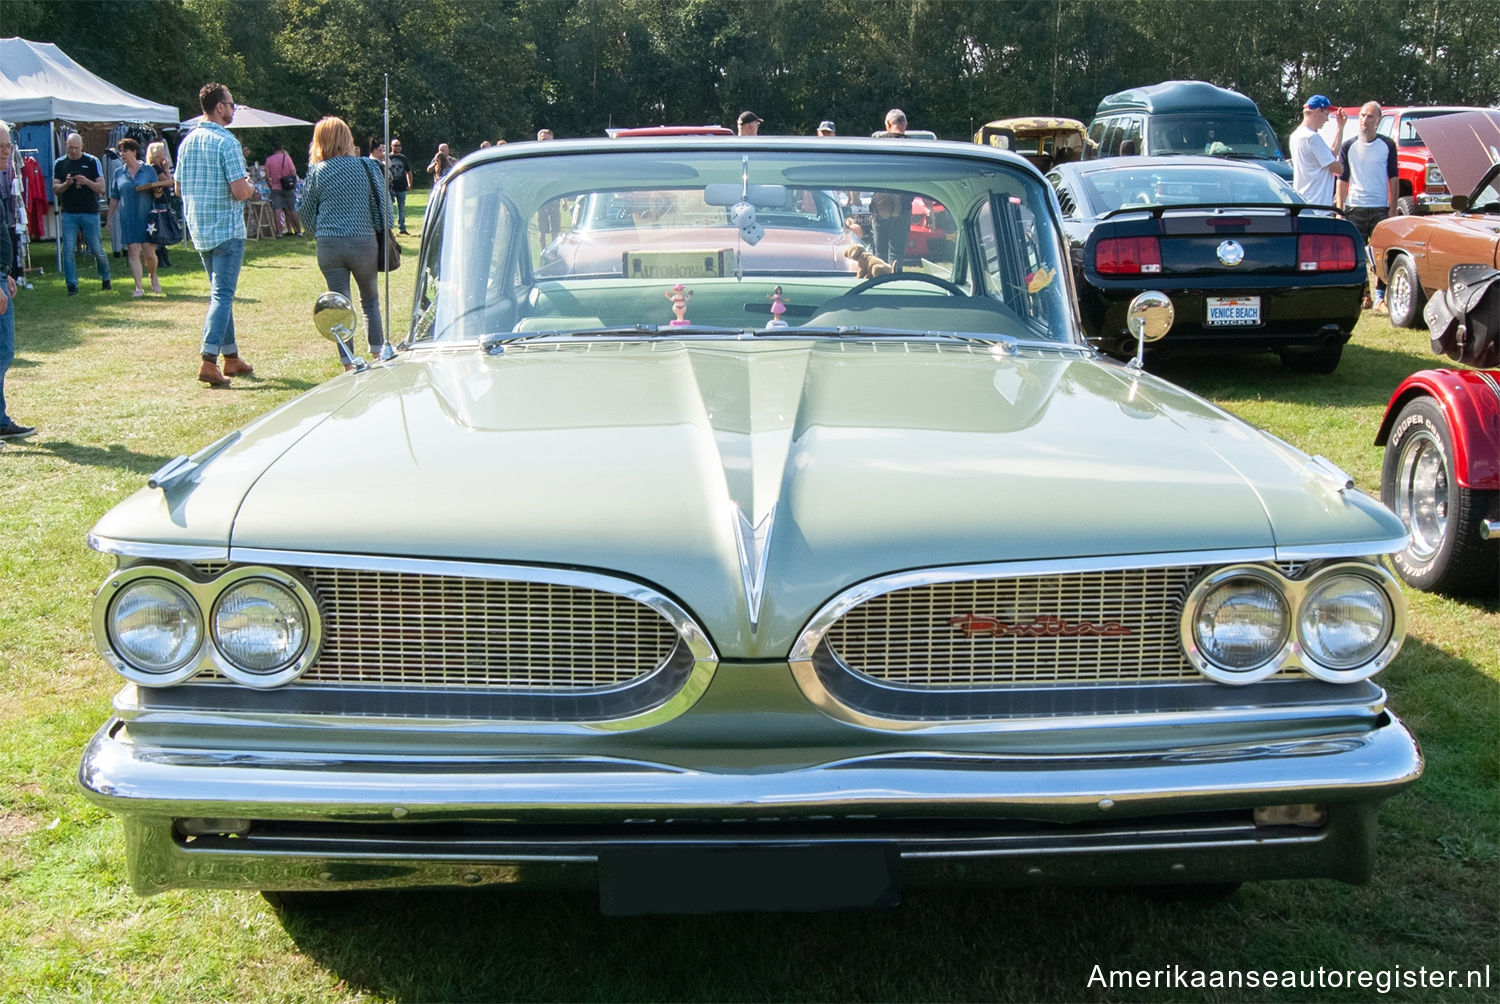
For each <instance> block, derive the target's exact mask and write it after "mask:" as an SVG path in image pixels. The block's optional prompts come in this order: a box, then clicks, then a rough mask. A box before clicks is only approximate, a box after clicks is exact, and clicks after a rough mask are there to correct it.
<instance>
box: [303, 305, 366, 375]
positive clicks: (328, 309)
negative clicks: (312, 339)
mask: <svg viewBox="0 0 1500 1004" xmlns="http://www.w3.org/2000/svg"><path fill="white" fill-rule="evenodd" d="M313 327H314V328H316V329H317V330H318V334H320V335H322V336H323V337H324V338H326V339H328V340H329V341H330V342H332V343H333V344H335V345H337V346H338V347H339V360H340V361H341V362H342V363H343V364H344V365H345V366H346V367H353V368H354V369H357V370H362V369H364V368H365V361H364V360H363V359H360V358H358V357H356V356H355V355H354V333H355V332H356V331H357V330H358V329H359V315H358V314H356V313H355V312H354V303H353V302H352V301H351V300H350V299H349V298H348V297H347V296H345V295H344V294H342V293H335V292H333V291H332V290H329V291H328V292H326V293H323V294H321V295H320V296H319V297H318V299H317V301H316V302H314V303H313Z"/></svg>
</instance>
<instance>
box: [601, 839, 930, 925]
mask: <svg viewBox="0 0 1500 1004" xmlns="http://www.w3.org/2000/svg"><path fill="white" fill-rule="evenodd" d="M900 872H901V858H900V855H899V854H898V853H897V852H896V849H895V848H894V847H888V846H881V845H879V844H833V845H827V844H819V845H817V846H815V847H748V848H747V847H726V848H719V847H662V848H658V847H616V848H608V849H606V850H604V851H603V852H602V853H601V854H600V855H599V907H600V909H601V910H602V911H603V912H604V913H606V914H609V915H611V916H617V917H618V916H631V915H637V914H652V913H723V912H730V911H737V910H789V911H808V910H841V909H849V908H854V907H870V906H895V905H896V904H897V903H899V902H900V901H901V878H900Z"/></svg>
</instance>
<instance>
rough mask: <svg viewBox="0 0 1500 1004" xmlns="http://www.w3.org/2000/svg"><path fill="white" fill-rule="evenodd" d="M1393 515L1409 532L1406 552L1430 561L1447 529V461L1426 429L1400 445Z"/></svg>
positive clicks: (1417, 558) (1440, 544) (1439, 445)
mask: <svg viewBox="0 0 1500 1004" xmlns="http://www.w3.org/2000/svg"><path fill="white" fill-rule="evenodd" d="M1396 470H1397V478H1396V497H1395V499H1394V502H1395V506H1394V508H1395V510H1396V515H1397V516H1400V517H1401V521H1402V522H1403V523H1405V524H1406V526H1407V529H1408V530H1409V531H1410V536H1411V544H1410V545H1409V546H1408V547H1407V553H1408V554H1410V555H1411V557H1412V558H1413V560H1416V561H1419V562H1426V561H1430V560H1432V557H1433V556H1434V555H1436V554H1437V552H1438V549H1439V548H1440V547H1442V546H1443V537H1444V535H1445V534H1446V533H1447V532H1448V461H1447V457H1446V456H1445V454H1444V452H1443V444H1442V443H1441V442H1440V441H1439V440H1438V439H1437V437H1436V436H1434V435H1433V434H1432V433H1431V432H1428V431H1427V430H1426V429H1419V430H1417V431H1414V432H1413V433H1412V434H1411V436H1410V438H1408V439H1407V440H1406V441H1405V442H1404V443H1402V444H1401V456H1400V458H1399V460H1398V462H1397V468H1396Z"/></svg>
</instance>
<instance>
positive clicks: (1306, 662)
mask: <svg viewBox="0 0 1500 1004" xmlns="http://www.w3.org/2000/svg"><path fill="white" fill-rule="evenodd" d="M1404 621H1405V600H1404V598H1403V597H1402V595H1401V591H1400V589H1399V587H1397V585H1396V583H1395V580H1394V579H1392V578H1391V576H1390V574H1389V573H1387V572H1386V571H1385V570H1384V569H1382V568H1380V567H1378V566H1375V565H1366V564H1360V563H1354V562H1348V563H1341V564H1337V565H1331V566H1328V567H1325V568H1321V569H1318V570H1317V571H1316V572H1314V573H1313V574H1312V575H1311V576H1309V577H1308V578H1306V579H1292V578H1288V577H1287V576H1284V575H1282V574H1281V573H1279V572H1278V571H1276V570H1275V569H1272V568H1269V567H1262V566H1244V567H1236V568H1227V569H1222V570H1220V571H1218V572H1215V573H1214V574H1212V575H1209V576H1207V577H1206V578H1204V579H1203V580H1201V581H1200V582H1199V583H1198V584H1197V586H1195V587H1194V588H1193V591H1192V592H1191V594H1189V596H1188V601H1187V603H1186V605H1185V606H1184V609H1183V625H1182V628H1183V641H1184V645H1185V647H1186V649H1187V654H1188V659H1189V660H1190V661H1191V662H1192V663H1193V665H1194V666H1196V667H1197V668H1198V671H1199V672H1201V673H1202V674H1203V675H1204V676H1207V677H1208V678H1209V679H1211V680H1217V681H1218V682H1220V683H1232V684H1243V683H1255V682H1256V681H1258V680H1264V679H1265V678H1266V677H1268V676H1271V675H1272V674H1274V673H1276V672H1278V671H1280V670H1282V669H1288V668H1298V667H1300V668H1302V669H1305V670H1306V671H1307V672H1308V673H1309V674H1310V675H1312V676H1313V677H1316V678H1317V679H1319V680H1323V681H1326V682H1328V683H1352V682H1355V681H1357V680H1363V679H1366V678H1368V677H1370V676H1373V675H1374V674H1375V673H1377V672H1379V671H1380V670H1381V669H1384V668H1385V667H1386V666H1387V665H1388V664H1389V663H1390V661H1391V659H1392V658H1394V657H1395V655H1396V652H1397V650H1399V649H1400V647H1401V641H1402V638H1403V636H1404V634H1405V623H1404Z"/></svg>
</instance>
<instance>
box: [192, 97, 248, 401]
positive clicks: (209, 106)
mask: <svg viewBox="0 0 1500 1004" xmlns="http://www.w3.org/2000/svg"><path fill="white" fill-rule="evenodd" d="M198 103H199V104H200V105H202V106H203V124H202V125H200V126H199V127H198V128H196V129H194V130H193V131H192V132H190V133H188V136H187V139H185V140H183V141H182V145H181V146H180V147H178V148H177V186H178V191H179V192H180V194H181V195H182V200H183V208H184V211H185V213H186V215H187V224H188V230H189V232H190V233H191V234H192V237H193V247H194V248H196V249H197V251H198V257H199V258H200V259H202V261H203V269H204V271H206V272H207V273H208V316H207V317H206V318H204V320H203V347H202V349H201V354H202V357H203V361H202V363H201V364H200V365H199V367H198V379H199V380H201V381H203V382H204V383H206V384H208V385H209V386H210V387H228V386H229V378H230V377H232V376H239V375H245V376H248V375H249V374H251V373H254V372H255V369H254V367H252V366H251V365H250V364H249V363H247V362H245V361H244V360H243V359H241V358H240V355H239V346H238V345H237V344H236V343H235V340H234V290H235V287H236V286H237V285H238V284H239V279H240V263H241V262H243V261H244V258H245V214H244V213H243V212H242V210H241V207H240V203H241V202H244V201H245V200H246V199H248V198H250V197H251V196H252V195H254V194H255V189H254V188H252V187H251V186H250V179H249V178H248V177H247V176H246V175H247V172H246V170H245V157H244V154H243V153H241V152H240V142H239V140H237V139H235V138H234V136H233V135H232V134H231V133H230V132H229V130H228V129H226V128H225V126H227V125H229V123H231V122H233V121H234V98H233V96H232V95H231V94H230V93H229V88H227V87H225V86H224V85H223V84H217V83H210V84H204V85H203V89H202V90H200V91H199V92H198ZM220 355H223V357H224V368H223V370H222V371H221V370H220V369H219V365H218V362H219V356H220Z"/></svg>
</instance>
